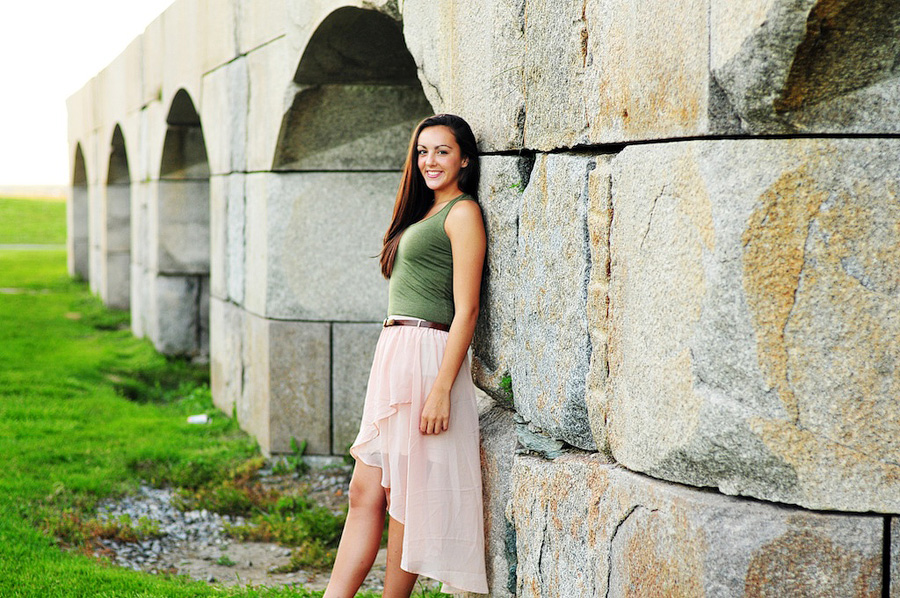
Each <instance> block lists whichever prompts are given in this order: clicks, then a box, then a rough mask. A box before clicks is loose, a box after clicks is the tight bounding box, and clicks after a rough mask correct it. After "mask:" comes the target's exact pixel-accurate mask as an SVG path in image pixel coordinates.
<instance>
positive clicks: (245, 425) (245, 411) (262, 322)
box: [236, 312, 272, 455]
mask: <svg viewBox="0 0 900 598" xmlns="http://www.w3.org/2000/svg"><path fill="white" fill-rule="evenodd" d="M270 323H271V322H270V321H269V320H266V319H265V318H261V317H259V316H258V315H256V314H254V313H252V312H244V333H243V335H242V339H241V341H242V345H241V361H242V363H243V364H244V380H243V389H242V393H241V399H240V400H239V401H238V403H237V409H236V411H237V419H238V423H239V424H240V426H241V429H243V430H245V431H246V432H248V433H249V434H251V435H252V436H253V437H254V438H256V442H257V444H259V448H260V450H261V451H262V452H263V453H264V454H266V455H271V454H272V451H271V440H270V437H271V435H270V429H271V426H270V420H271V417H270V414H271V413H272V410H271V409H270V406H271V400H270V394H271V393H270V390H269V389H270V387H271V372H270V368H269V361H270V358H269V355H270V346H269V324H270Z"/></svg>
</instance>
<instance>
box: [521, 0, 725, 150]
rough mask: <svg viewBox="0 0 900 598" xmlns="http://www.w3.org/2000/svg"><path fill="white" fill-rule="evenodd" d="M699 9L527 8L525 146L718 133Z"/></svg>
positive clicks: (688, 1) (612, 2)
mask: <svg viewBox="0 0 900 598" xmlns="http://www.w3.org/2000/svg"><path fill="white" fill-rule="evenodd" d="M708 10H709V8H708V2H707V0H684V1H681V2H640V3H634V2H630V1H627V0H592V1H589V2H555V1H552V0H542V1H540V2H529V3H528V11H527V23H528V25H527V26H526V27H525V42H526V46H527V54H526V58H525V76H524V88H525V105H526V117H525V146H526V147H530V148H535V149H541V150H549V149H554V148H558V147H561V146H562V147H571V146H573V145H576V144H579V143H598V142H618V141H629V140H636V139H658V138H666V137H677V136H688V135H697V134H700V133H704V132H717V131H716V129H721V128H722V127H721V125H719V124H716V123H714V122H710V120H711V119H710V112H711V109H710V103H711V100H710V90H709V75H708V64H707V61H708V25H707V13H708ZM713 120H714V119H713Z"/></svg>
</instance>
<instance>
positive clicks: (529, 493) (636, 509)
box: [508, 454, 883, 598]
mask: <svg viewBox="0 0 900 598" xmlns="http://www.w3.org/2000/svg"><path fill="white" fill-rule="evenodd" d="M512 485H513V488H512V494H511V500H510V503H509V508H508V515H509V517H510V519H511V521H512V522H513V524H514V526H515V531H516V546H517V556H518V564H517V576H518V584H517V592H516V596H521V597H530V596H566V597H567V598H568V597H571V598H578V597H580V596H584V597H594V596H610V597H625V596H748V597H749V596H871V597H873V598H874V597H876V596H880V595H881V589H882V588H881V558H882V555H881V549H882V539H883V523H882V522H883V519H882V518H881V517H876V516H847V515H837V514H823V513H813V512H809V511H804V510H801V509H795V508H786V507H779V506H774V505H766V504H763V503H758V502H751V501H744V500H739V499H735V498H730V497H726V496H722V495H718V494H715V493H710V492H704V491H698V490H694V489H689V488H686V487H683V486H678V485H675V484H669V483H665V482H659V481H656V480H653V479H651V478H647V477H644V476H641V475H637V474H634V473H631V472H629V471H627V470H625V469H623V468H621V467H618V466H616V465H613V464H611V463H609V462H607V461H605V460H604V458H603V457H602V456H601V455H597V454H594V455H583V454H573V455H568V456H563V457H560V458H558V459H556V460H553V461H547V460H543V459H539V458H536V457H529V456H518V457H516V461H515V466H514V470H513V481H512Z"/></svg>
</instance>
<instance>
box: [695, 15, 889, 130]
mask: <svg viewBox="0 0 900 598" xmlns="http://www.w3.org/2000/svg"><path fill="white" fill-rule="evenodd" d="M710 9H711V10H710V66H711V69H712V74H713V76H714V81H715V85H716V86H717V87H719V88H720V89H721V90H722V91H723V95H724V96H725V97H726V99H727V101H728V103H730V105H731V106H732V107H733V110H734V111H735V112H736V113H737V114H738V115H739V117H740V120H741V124H742V127H743V128H744V129H745V130H746V131H748V132H751V133H756V134H758V133H782V134H783V133H812V132H817V133H824V132H832V133H896V132H898V130H900V124H898V123H900V118H898V117H900V103H898V102H897V101H896V98H897V94H898V91H900V76H898V74H897V71H896V69H895V67H894V63H895V62H896V57H897V54H898V52H900V41H898V40H900V13H898V11H897V6H896V4H895V3H894V2H893V1H892V0H876V1H872V2H839V3H835V2H826V1H823V0H801V1H795V0H768V1H764V0H752V1H751V2H744V1H743V0H739V1H736V0H731V1H727V2H712V3H710Z"/></svg>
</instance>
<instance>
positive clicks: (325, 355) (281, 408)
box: [237, 312, 331, 455]
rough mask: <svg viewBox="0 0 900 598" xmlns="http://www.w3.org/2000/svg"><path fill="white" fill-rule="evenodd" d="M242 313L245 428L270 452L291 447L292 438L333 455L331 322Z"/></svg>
mask: <svg viewBox="0 0 900 598" xmlns="http://www.w3.org/2000/svg"><path fill="white" fill-rule="evenodd" d="M243 317H244V337H243V346H242V352H243V364H244V388H243V395H242V397H241V400H240V401H239V402H238V406H237V415H238V421H239V422H240V424H241V427H242V428H244V429H245V430H247V431H248V432H250V433H251V434H253V435H254V436H255V437H256V441H257V442H258V443H259V446H260V449H261V450H262V451H263V452H264V453H265V454H267V455H268V454H272V453H289V452H291V438H293V439H295V440H296V441H297V443H301V442H303V441H306V442H307V448H306V452H307V453H308V454H310V455H328V454H330V453H331V431H330V421H329V420H330V405H329V400H330V399H329V397H330V379H329V372H330V367H329V366H330V364H329V360H330V351H331V345H330V342H329V335H330V331H329V329H330V324H327V323H321V324H320V323H309V322H284V321H278V320H268V319H266V318H261V317H259V316H256V315H254V314H252V313H246V312H245V313H244V316H243Z"/></svg>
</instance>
